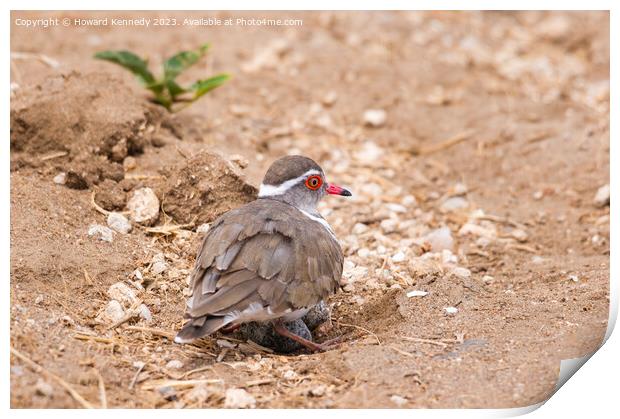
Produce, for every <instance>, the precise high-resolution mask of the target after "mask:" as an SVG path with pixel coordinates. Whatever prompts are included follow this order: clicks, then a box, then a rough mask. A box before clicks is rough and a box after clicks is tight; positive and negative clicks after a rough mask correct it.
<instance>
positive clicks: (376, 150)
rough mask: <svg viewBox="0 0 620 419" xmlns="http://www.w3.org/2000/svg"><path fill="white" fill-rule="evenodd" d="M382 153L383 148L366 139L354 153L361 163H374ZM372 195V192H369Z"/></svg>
mask: <svg viewBox="0 0 620 419" xmlns="http://www.w3.org/2000/svg"><path fill="white" fill-rule="evenodd" d="M382 155H383V149H382V148H381V147H379V146H378V145H377V144H375V143H373V142H372V141H366V142H365V143H364V144H363V145H362V146H361V147H360V149H359V150H358V151H357V152H356V153H355V154H354V156H355V158H356V159H357V160H359V161H360V162H361V163H366V164H374V163H376V162H377V160H379V158H380V157H381V156H382ZM369 195H372V194H369Z"/></svg>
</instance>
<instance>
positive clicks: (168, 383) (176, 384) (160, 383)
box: [142, 378, 224, 390]
mask: <svg viewBox="0 0 620 419" xmlns="http://www.w3.org/2000/svg"><path fill="white" fill-rule="evenodd" d="M223 382H224V380H222V379H221V378H210V379H202V380H157V381H152V382H150V383H146V384H144V385H143V386H142V390H154V389H156V388H160V387H173V388H188V387H194V386H197V385H200V384H220V383H223Z"/></svg>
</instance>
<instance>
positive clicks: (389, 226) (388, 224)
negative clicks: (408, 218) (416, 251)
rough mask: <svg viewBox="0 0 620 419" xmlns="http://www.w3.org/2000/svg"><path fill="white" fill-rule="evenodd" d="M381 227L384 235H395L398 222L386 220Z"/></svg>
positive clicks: (390, 219)
mask: <svg viewBox="0 0 620 419" xmlns="http://www.w3.org/2000/svg"><path fill="white" fill-rule="evenodd" d="M379 226H380V227H381V229H382V230H383V232H384V233H386V234H387V233H393V232H395V231H396V229H397V228H398V220H394V219H392V218H386V219H385V220H382V221H381V223H379Z"/></svg>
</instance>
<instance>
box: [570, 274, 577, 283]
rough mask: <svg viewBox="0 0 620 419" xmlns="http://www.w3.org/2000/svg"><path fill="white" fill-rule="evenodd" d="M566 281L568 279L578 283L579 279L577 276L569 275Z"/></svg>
mask: <svg viewBox="0 0 620 419" xmlns="http://www.w3.org/2000/svg"><path fill="white" fill-rule="evenodd" d="M568 279H570V280H571V281H573V282H579V277H578V276H577V275H569V276H568Z"/></svg>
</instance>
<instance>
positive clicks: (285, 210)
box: [175, 156, 348, 343]
mask: <svg viewBox="0 0 620 419" xmlns="http://www.w3.org/2000/svg"><path fill="white" fill-rule="evenodd" d="M286 159H290V158H283V159H281V160H284V163H286ZM278 162H280V161H278ZM276 163H277V162H276ZM280 163H282V162H280ZM292 163H293V164H291V165H288V166H287V165H286V164H279V165H278V166H276V164H275V163H274V165H273V166H272V168H273V167H274V166H276V169H277V170H272V169H270V171H269V172H268V174H267V175H266V176H265V180H264V182H263V183H264V184H265V182H267V181H272V182H275V183H273V184H274V185H278V184H281V183H283V182H285V181H286V180H289V179H291V178H298V177H299V176H301V175H303V174H304V173H306V172H307V171H308V170H318V171H321V169H320V167H319V166H318V165H316V163H314V162H313V161H312V160H310V159H307V158H305V157H300V156H296V157H295V158H294V160H293V161H292ZM287 172H288V173H287ZM321 176H322V171H321ZM302 180H303V179H302ZM289 183H290V182H289ZM298 183H300V185H301V186H298V185H295V186H294V187H291V191H290V192H289V191H286V192H285V193H284V194H282V196H280V195H276V196H266V197H263V198H259V199H257V200H256V201H253V202H251V203H249V204H247V205H245V206H243V207H240V208H237V209H234V210H231V211H229V212H227V213H226V214H224V215H222V216H221V217H220V218H219V219H217V220H216V221H215V222H214V223H213V224H212V226H211V228H210V230H209V232H208V233H207V235H206V237H205V238H204V240H203V242H202V245H201V247H200V250H199V252H198V256H197V258H196V264H195V267H194V270H193V272H192V275H191V283H190V287H191V290H192V296H191V297H190V298H189V299H188V302H187V310H186V314H185V317H186V318H188V319H189V320H188V322H187V323H186V324H185V325H184V326H183V328H182V329H181V331H180V332H179V333H178V335H177V338H176V339H175V340H176V341H177V342H181V343H184V342H188V341H191V340H194V339H197V338H199V337H202V336H206V335H208V334H211V333H213V332H215V331H216V330H218V329H220V328H222V327H224V326H227V325H236V324H240V323H243V322H246V321H254V320H258V321H261V320H270V319H278V318H287V316H291V317H292V316H297V317H301V315H303V313H305V311H304V310H307V309H309V308H311V307H312V306H314V305H316V304H318V303H319V302H320V301H322V300H324V299H326V298H327V297H328V296H329V295H330V294H332V293H334V292H336V290H337V289H338V288H339V282H340V278H341V276H342V267H343V254H342V249H341V248H340V245H339V244H338V241H337V240H336V238H335V237H334V235H333V232H332V231H331V229H330V228H329V226H328V225H327V223H326V222H325V221H324V220H323V219H322V218H320V215H318V213H314V214H309V213H308V212H306V211H305V210H303V209H302V208H298V207H297V206H296V205H295V202H296V201H295V200H294V199H291V198H290V197H291V196H293V197H294V196H295V195H290V194H294V193H297V194H299V193H300V192H299V190H303V188H305V187H304V186H303V182H302V181H300V182H298ZM295 188H297V189H299V188H302V189H299V190H298V191H297V192H294V191H292V190H293V189H295ZM336 188H337V187H336ZM340 189H341V188H340ZM325 190H327V184H325ZM308 191H309V192H313V193H317V192H316V191H310V190H308ZM343 191H346V190H343ZM346 192H347V193H348V191H346ZM304 193H305V192H304ZM318 193H319V194H321V195H317V198H316V202H317V203H318V200H320V198H321V197H322V195H324V194H325V193H330V192H325V191H319V192H318ZM287 194H288V198H284V196H286V195H287ZM338 194H341V195H345V194H344V193H338ZM259 196H260V195H259ZM287 201H291V202H287ZM300 206H301V204H300ZM244 310H245V311H244Z"/></svg>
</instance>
